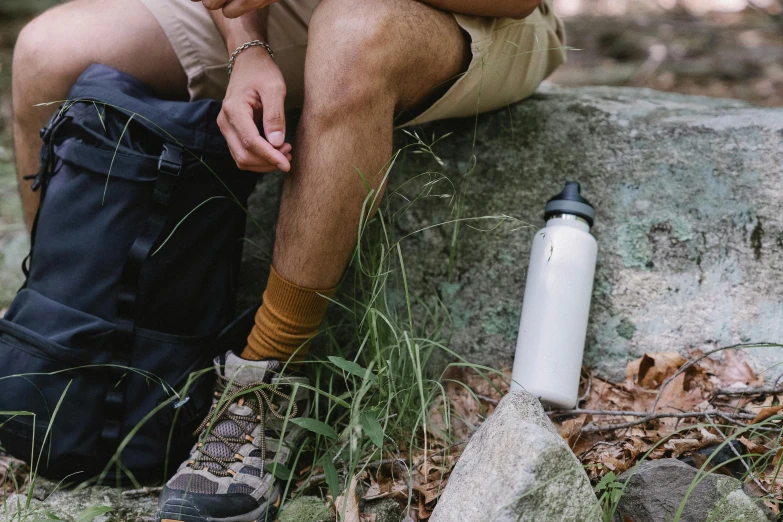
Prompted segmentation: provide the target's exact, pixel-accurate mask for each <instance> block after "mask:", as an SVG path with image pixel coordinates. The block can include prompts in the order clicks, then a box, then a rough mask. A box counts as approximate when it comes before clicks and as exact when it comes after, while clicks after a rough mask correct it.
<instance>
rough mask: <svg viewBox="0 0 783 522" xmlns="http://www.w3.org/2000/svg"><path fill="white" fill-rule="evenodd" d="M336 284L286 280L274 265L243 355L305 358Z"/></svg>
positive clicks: (251, 358) (286, 358)
mask: <svg viewBox="0 0 783 522" xmlns="http://www.w3.org/2000/svg"><path fill="white" fill-rule="evenodd" d="M335 291H336V288H330V289H328V290H313V289H310V288H303V287H301V286H298V285H295V284H293V283H291V282H289V281H286V280H285V279H283V278H282V277H280V275H279V274H278V273H277V272H276V271H275V269H274V268H272V270H271V272H270V273H269V281H268V282H267V285H266V290H264V302H263V303H262V304H261V307H260V308H259V309H258V312H256V321H255V325H254V326H253V330H252V331H251V332H250V336H249V337H248V338H247V346H246V347H245V350H244V351H243V352H242V357H243V358H245V359H250V360H256V361H257V360H261V359H277V360H279V361H283V362H286V361H289V360H291V361H292V362H301V361H302V360H304V359H305V357H306V356H307V352H308V350H309V348H310V339H312V337H313V336H315V334H317V333H318V328H319V327H320V326H321V321H322V320H323V317H324V314H325V313H326V307H327V306H328V304H329V300H328V299H327V298H326V297H324V296H327V297H332V296H334V294H335Z"/></svg>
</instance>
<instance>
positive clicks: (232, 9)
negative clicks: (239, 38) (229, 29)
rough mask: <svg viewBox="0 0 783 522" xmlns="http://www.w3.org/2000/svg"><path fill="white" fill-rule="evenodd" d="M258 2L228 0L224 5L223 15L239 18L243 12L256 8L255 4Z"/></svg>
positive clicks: (251, 0)
mask: <svg viewBox="0 0 783 522" xmlns="http://www.w3.org/2000/svg"><path fill="white" fill-rule="evenodd" d="M224 2H225V0H224ZM257 3H258V2H257V1H255V2H254V1H253V0H228V2H227V3H225V4H224V5H223V16H225V17H226V18H239V17H240V16H242V15H243V14H247V13H249V12H250V11H253V10H254V9H256V7H255V5H254V4H257Z"/></svg>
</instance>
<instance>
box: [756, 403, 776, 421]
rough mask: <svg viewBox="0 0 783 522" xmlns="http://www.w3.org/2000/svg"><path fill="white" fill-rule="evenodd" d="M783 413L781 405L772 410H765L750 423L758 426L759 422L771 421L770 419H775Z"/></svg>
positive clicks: (773, 407)
mask: <svg viewBox="0 0 783 522" xmlns="http://www.w3.org/2000/svg"><path fill="white" fill-rule="evenodd" d="M781 411H783V404H779V405H777V406H772V407H771V408H764V409H763V410H761V411H760V412H758V414H757V415H756V416H755V417H754V418H753V420H752V421H750V423H751V424H758V423H759V422H764V421H765V420H767V419H769V418H770V417H774V416H775V415H777V414H778V413H780V412H781Z"/></svg>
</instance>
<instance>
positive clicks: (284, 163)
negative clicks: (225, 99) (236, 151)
mask: <svg viewBox="0 0 783 522" xmlns="http://www.w3.org/2000/svg"><path fill="white" fill-rule="evenodd" d="M224 111H225V113H226V118H227V119H228V123H229V125H230V126H231V127H233V130H234V132H236V136H237V138H238V139H239V146H240V148H241V150H242V151H243V156H244V155H245V154H248V155H250V156H253V157H254V158H253V159H252V160H250V161H249V163H254V164H255V163H260V162H264V161H265V162H269V163H271V164H272V165H275V166H277V167H278V168H279V169H280V170H282V171H284V172H288V171H289V170H290V168H291V164H290V163H289V161H288V158H286V157H285V155H284V154H283V153H281V152H280V151H279V150H277V149H275V148H274V147H273V146H272V145H270V144H269V142H268V141H266V140H265V139H264V138H262V137H261V135H260V134H259V133H258V127H256V123H255V121H253V112H252V109H251V108H250V107H249V106H248V107H247V108H246V110H240V111H237V110H236V109H233V108H231V107H229V108H226V107H225V106H224Z"/></svg>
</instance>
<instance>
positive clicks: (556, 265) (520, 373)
mask: <svg viewBox="0 0 783 522" xmlns="http://www.w3.org/2000/svg"><path fill="white" fill-rule="evenodd" d="M544 218H545V219H546V226H545V227H544V228H542V229H541V230H539V231H538V232H536V235H535V236H534V238H533V248H532V249H531V251H530V265H529V267H528V270H527V283H526V284H525V299H524V301H523V303H522V317H521V319H520V321H519V336H518V337H517V349H516V355H515V356H514V370H513V373H512V382H511V390H512V391H513V390H516V389H520V388H522V389H525V390H527V391H528V392H530V393H532V394H533V395H536V396H537V397H539V398H540V399H541V401H542V402H543V403H544V404H547V405H549V406H552V407H554V408H564V409H565V408H573V407H575V406H576V402H577V396H578V393H579V376H580V373H581V370H582V356H583V355H584V347H585V338H586V336H587V318H588V315H589V313H590V298H591V296H592V292H593V277H594V276H595V262H596V255H597V252H598V244H597V243H596V240H595V238H594V237H593V236H592V234H590V227H591V226H593V220H594V219H595V209H594V208H593V206H592V205H591V204H590V203H589V202H588V201H587V200H586V199H584V198H583V197H582V196H581V194H580V187H579V183H576V182H572V181H569V182H567V183H566V186H565V188H564V189H563V191H562V192H561V193H560V194H558V195H557V196H555V197H553V198H552V199H550V200H549V201H548V202H547V204H546V210H545V213H544Z"/></svg>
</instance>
